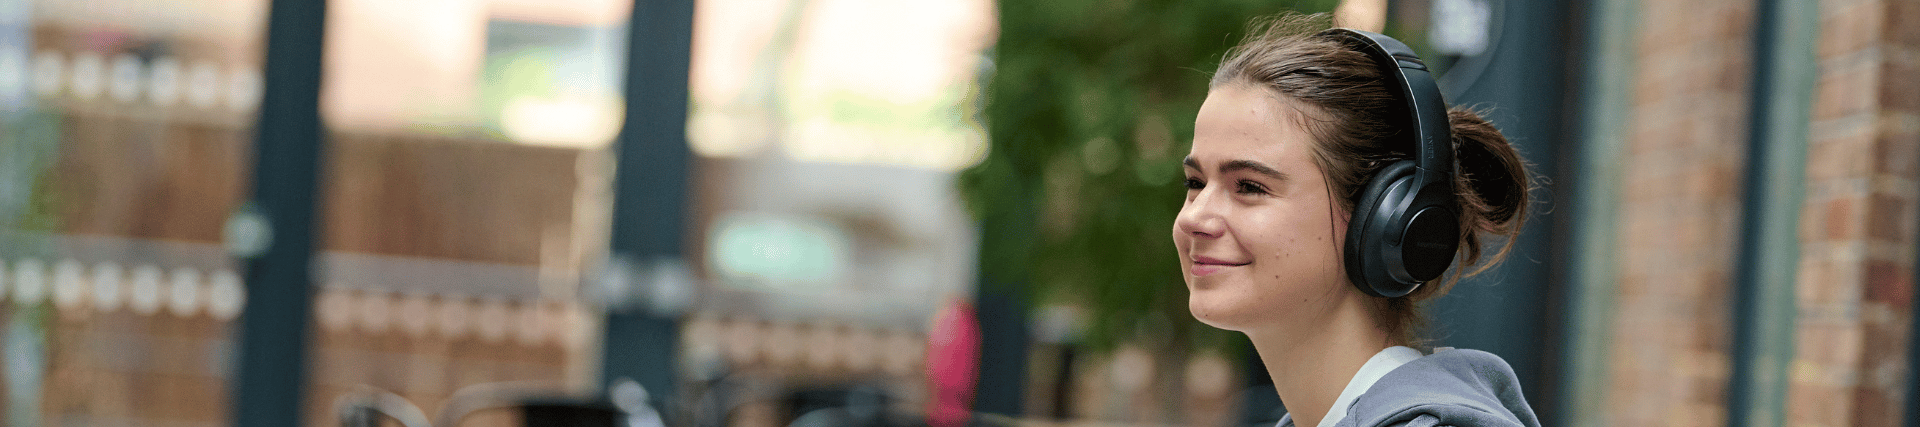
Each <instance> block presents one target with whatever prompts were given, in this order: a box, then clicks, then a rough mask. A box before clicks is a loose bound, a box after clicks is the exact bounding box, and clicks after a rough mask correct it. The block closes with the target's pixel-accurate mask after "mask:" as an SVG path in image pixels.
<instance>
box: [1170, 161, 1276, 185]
mask: <svg viewBox="0 0 1920 427" xmlns="http://www.w3.org/2000/svg"><path fill="white" fill-rule="evenodd" d="M1180 164H1183V165H1186V166H1187V167H1189V168H1193V169H1194V170H1200V161H1198V160H1194V159H1193V156H1187V159H1186V160H1184V161H1181V162H1180ZM1243 170H1244V171H1253V172H1255V173H1258V174H1261V175H1266V176H1267V177H1269V178H1273V179H1276V180H1281V181H1285V180H1287V173H1286V172H1281V171H1280V170H1278V169H1274V168H1273V167H1271V166H1267V165H1266V164H1265V163H1260V162H1256V161H1252V160H1245V159H1241V160H1230V161H1227V164H1224V165H1220V173H1231V172H1238V171H1243Z"/></svg>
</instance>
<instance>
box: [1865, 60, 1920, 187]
mask: <svg viewBox="0 0 1920 427" xmlns="http://www.w3.org/2000/svg"><path fill="white" fill-rule="evenodd" d="M1914 72H1916V73H1920V70H1914ZM1914 97H1915V98H1917V99H1920V93H1916V94H1914ZM1873 148H1874V150H1873V151H1874V157H1875V158H1877V159H1878V162H1877V164H1876V166H1878V167H1877V168H1875V169H1876V170H1877V171H1879V172H1882V173H1886V174H1889V175H1893V176H1895V177H1899V178H1903V179H1908V180H1912V179H1916V178H1920V134H1908V135H1881V136H1880V138H1879V141H1878V143H1876V144H1874V147H1873Z"/></svg>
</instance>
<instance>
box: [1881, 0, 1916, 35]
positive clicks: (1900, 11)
mask: <svg viewBox="0 0 1920 427" xmlns="http://www.w3.org/2000/svg"><path fill="white" fill-rule="evenodd" d="M1887 22H1897V23H1900V24H1897V25H1888V26H1887V27H1886V37H1885V39H1886V41H1887V43H1888V44H1892V45H1904V46H1920V25H1913V23H1915V22H1920V2H1913V1H1890V2H1887Z"/></svg>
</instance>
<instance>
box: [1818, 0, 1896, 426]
mask: <svg viewBox="0 0 1920 427" xmlns="http://www.w3.org/2000/svg"><path fill="white" fill-rule="evenodd" d="M1916 22H1920V1H1913V0H1896V1H1881V0H1826V1H1822V2H1820V35H1819V37H1820V39H1819V40H1820V41H1819V48H1818V52H1817V55H1818V58H1819V77H1818V78H1819V80H1818V82H1817V83H1816V86H1815V98H1814V105H1813V117H1812V118H1811V124H1812V135H1811V138H1810V141H1809V146H1808V150H1807V182H1806V183H1807V198H1806V204H1805V205H1804V208H1803V209H1802V211H1801V227H1800V239H1801V258H1800V277H1799V279H1798V282H1799V291H1798V300H1799V307H1800V308H1799V316H1800V317H1799V320H1798V325H1796V329H1797V330H1796V339H1797V340H1798V342H1797V347H1798V348H1797V350H1796V354H1795V358H1794V362H1793V365H1792V367H1791V381H1792V382H1791V385H1790V388H1789V391H1788V393H1789V396H1788V398H1789V399H1790V402H1791V403H1790V404H1789V407H1788V408H1787V410H1788V424H1789V425H1807V426H1840V425H1855V426H1894V425H1900V422H1901V420H1902V415H1901V413H1902V406H1903V404H1904V401H1903V397H1904V394H1905V390H1906V387H1907V386H1906V382H1907V381H1909V375H1908V374H1907V373H1906V372H1905V371H1906V363H1907V351H1906V349H1907V342H1908V329H1909V325H1911V316H1912V313H1913V308H1912V301H1913V271H1914V264H1913V262H1914V256H1915V254H1914V247H1915V238H1914V229H1915V226H1916V221H1920V220H1916V209H1915V205H1916V200H1917V196H1920V194H1916V193H1917V192H1916V185H1917V184H1916V175H1917V173H1916V162H1920V28H1917V27H1916V26H1914V25H1913V24H1914V23H1916Z"/></svg>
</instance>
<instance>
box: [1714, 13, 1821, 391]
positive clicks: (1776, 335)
mask: <svg viewBox="0 0 1920 427" xmlns="http://www.w3.org/2000/svg"><path fill="white" fill-rule="evenodd" d="M1815 8H1816V6H1814V5H1807V4H1800V2H1793V1H1778V0H1760V2H1759V3H1758V4H1757V5H1756V6H1755V13H1754V15H1755V16H1754V31H1753V56H1754V58H1753V63H1754V66H1753V67H1752V68H1753V81H1752V82H1750V83H1749V87H1748V94H1749V96H1751V99H1750V100H1749V103H1748V105H1749V107H1748V108H1749V110H1748V112H1747V120H1748V123H1749V125H1750V126H1752V127H1751V128H1750V129H1751V130H1750V131H1749V132H1748V138H1749V139H1750V140H1749V141H1748V151H1747V171H1746V179H1745V180H1743V183H1744V184H1745V186H1746V187H1745V188H1744V189H1743V190H1744V191H1743V197H1742V200H1744V201H1745V203H1744V206H1743V207H1742V209H1741V211H1742V215H1741V216H1742V218H1741V223H1740V252H1739V258H1738V261H1737V262H1738V264H1736V265H1735V266H1734V268H1733V271H1734V274H1735V276H1734V280H1733V286H1734V289H1733V290H1734V302H1733V348H1732V351H1733V354H1732V358H1733V360H1732V362H1733V369H1732V372H1731V373H1730V374H1731V376H1732V378H1731V379H1730V380H1729V384H1728V385H1727V425H1737V426H1769V425H1773V426H1777V425H1785V422H1783V421H1782V420H1785V419H1786V416H1785V415H1786V405H1787V400H1786V399H1787V388H1788V387H1787V386H1788V380H1789V378H1788V371H1789V368H1788V365H1790V364H1791V362H1792V360H1793V352H1794V345H1793V333H1794V328H1793V326H1794V319H1795V316H1796V305H1795V304H1796V303H1795V301H1794V292H1795V286H1796V285H1795V283H1794V279H1795V278H1796V277H1798V276H1799V275H1798V274H1797V273H1796V270H1797V268H1798V266H1799V264H1800V263H1799V262H1798V261H1799V259H1800V235H1799V232H1798V230H1799V229H1800V227H1799V224H1800V221H1799V220H1800V207H1801V205H1802V204H1803V203H1805V199H1806V197H1805V192H1806V191H1805V188H1804V187H1805V185H1806V159H1807V138H1808V137H1809V136H1810V135H1811V133H1810V132H1811V131H1810V130H1809V126H1810V125H1809V120H1810V119H1809V117H1812V114H1811V112H1810V111H1811V106H1812V105H1813V85H1814V79H1815V76H1816V75H1817V74H1818V71H1817V70H1816V69H1815V67H1816V66H1815V64H1817V63H1818V61H1816V60H1815V58H1814V37H1815V36H1816V35H1817V34H1818V33H1819V26H1820V19H1819V16H1820V14H1819V13H1818V11H1817V10H1815Z"/></svg>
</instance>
